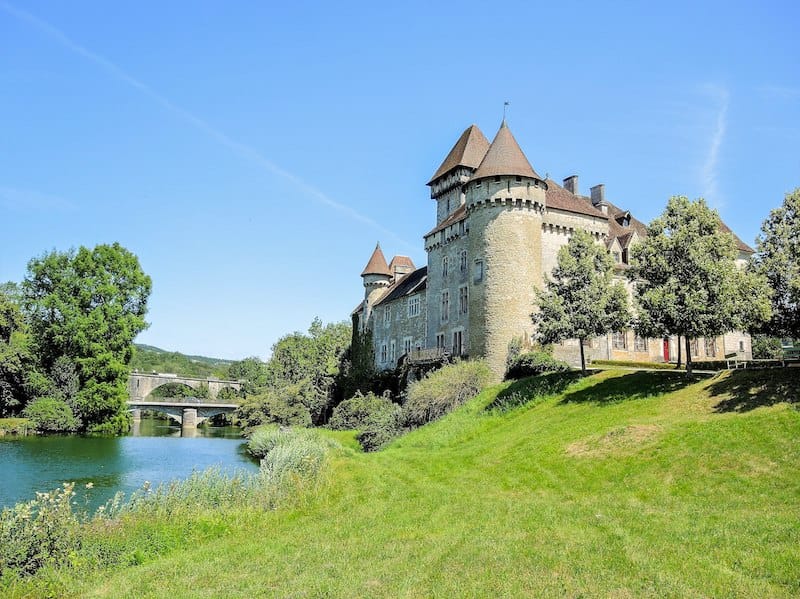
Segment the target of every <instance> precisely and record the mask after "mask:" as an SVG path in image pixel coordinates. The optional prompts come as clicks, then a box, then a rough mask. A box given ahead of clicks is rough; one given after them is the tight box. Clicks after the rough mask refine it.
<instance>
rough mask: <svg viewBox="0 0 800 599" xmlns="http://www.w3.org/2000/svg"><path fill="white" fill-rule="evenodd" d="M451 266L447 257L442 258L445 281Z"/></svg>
mask: <svg viewBox="0 0 800 599" xmlns="http://www.w3.org/2000/svg"><path fill="white" fill-rule="evenodd" d="M449 265H450V260H449V259H448V258H447V256H445V257H444V258H442V278H443V279H446V278H447V270H448V266H449Z"/></svg>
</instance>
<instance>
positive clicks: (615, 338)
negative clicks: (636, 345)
mask: <svg viewBox="0 0 800 599" xmlns="http://www.w3.org/2000/svg"><path fill="white" fill-rule="evenodd" d="M611 343H612V345H613V346H614V349H628V339H627V337H626V335H625V332H624V331H614V333H613V335H612V337H611Z"/></svg>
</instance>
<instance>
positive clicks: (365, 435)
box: [356, 404, 403, 451]
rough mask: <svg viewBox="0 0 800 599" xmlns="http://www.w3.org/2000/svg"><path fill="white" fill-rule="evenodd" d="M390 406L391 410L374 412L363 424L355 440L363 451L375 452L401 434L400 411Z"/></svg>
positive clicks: (396, 406)
mask: <svg viewBox="0 0 800 599" xmlns="http://www.w3.org/2000/svg"><path fill="white" fill-rule="evenodd" d="M391 405H392V408H391V410H382V411H379V412H375V413H373V414H372V415H370V417H369V418H368V419H367V420H366V421H365V422H364V423H363V425H362V430H361V432H360V433H358V435H357V436H356V439H358V442H359V443H361V448H362V449H363V450H364V451H377V450H378V449H380V448H381V447H383V446H384V445H386V444H387V443H388V442H389V441H391V440H392V439H394V438H395V437H397V436H398V435H399V434H400V433H402V432H403V427H402V416H401V415H402V409H401V408H400V406H398V405H396V404H391Z"/></svg>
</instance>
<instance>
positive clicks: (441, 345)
mask: <svg viewBox="0 0 800 599" xmlns="http://www.w3.org/2000/svg"><path fill="white" fill-rule="evenodd" d="M436 347H437V348H438V349H444V333H439V334H438V335H436Z"/></svg>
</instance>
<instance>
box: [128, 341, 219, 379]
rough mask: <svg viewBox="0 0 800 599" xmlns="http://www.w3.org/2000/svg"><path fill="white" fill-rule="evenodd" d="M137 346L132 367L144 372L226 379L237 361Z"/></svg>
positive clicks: (141, 344)
mask: <svg viewBox="0 0 800 599" xmlns="http://www.w3.org/2000/svg"><path fill="white" fill-rule="evenodd" d="M135 345H136V353H135V354H134V356H133V361H132V362H131V367H132V368H134V369H135V370H140V371H142V372H151V371H153V370H155V371H156V372H174V373H176V374H183V375H187V376H199V377H206V376H215V377H218V378H225V377H226V376H228V367H229V366H230V365H231V364H233V363H234V362H235V360H224V359H222V358H209V357H208V356H194V355H187V354H182V353H180V352H171V351H167V350H165V349H161V348H160V347H155V346H153V345H145V344H143V343H136V344H135Z"/></svg>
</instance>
